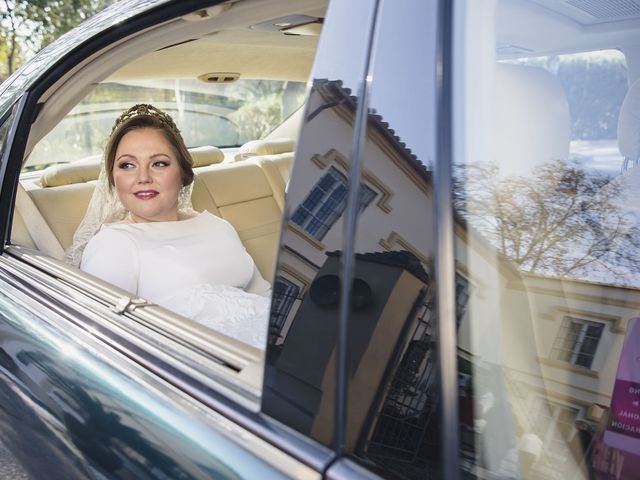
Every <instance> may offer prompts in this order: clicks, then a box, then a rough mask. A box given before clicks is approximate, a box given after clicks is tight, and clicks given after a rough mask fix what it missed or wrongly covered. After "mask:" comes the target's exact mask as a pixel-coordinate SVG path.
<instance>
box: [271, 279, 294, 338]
mask: <svg viewBox="0 0 640 480" xmlns="http://www.w3.org/2000/svg"><path fill="white" fill-rule="evenodd" d="M299 295H300V287H299V286H298V285H296V284H295V283H293V282H290V281H289V280H287V279H286V278H284V277H281V276H278V277H277V278H276V280H275V282H274V284H273V295H272V299H271V321H270V322H269V341H270V342H276V341H277V340H278V339H280V338H281V337H282V330H283V328H284V326H285V323H286V321H287V317H288V316H289V312H290V311H291V308H292V307H293V304H294V302H295V301H296V300H297V299H298V297H299Z"/></svg>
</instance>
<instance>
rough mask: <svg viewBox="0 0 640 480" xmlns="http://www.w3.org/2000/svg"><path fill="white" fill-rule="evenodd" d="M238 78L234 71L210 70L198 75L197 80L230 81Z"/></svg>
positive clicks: (209, 81) (207, 81)
mask: <svg viewBox="0 0 640 480" xmlns="http://www.w3.org/2000/svg"><path fill="white" fill-rule="evenodd" d="M239 78H240V74H239V73H235V72H211V73H204V74H202V75H198V80H200V81H201V82H206V83H231V82H235V81H236V80H238V79H239Z"/></svg>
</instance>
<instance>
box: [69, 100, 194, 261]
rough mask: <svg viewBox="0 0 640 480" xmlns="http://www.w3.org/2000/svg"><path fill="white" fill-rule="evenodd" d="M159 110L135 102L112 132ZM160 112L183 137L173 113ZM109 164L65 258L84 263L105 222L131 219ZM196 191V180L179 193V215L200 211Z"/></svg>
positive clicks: (104, 162)
mask: <svg viewBox="0 0 640 480" xmlns="http://www.w3.org/2000/svg"><path fill="white" fill-rule="evenodd" d="M155 112H160V111H159V110H157V109H156V108H155V107H152V106H151V105H135V106H134V107H132V108H130V109H129V110H127V111H126V112H125V113H124V114H123V115H122V116H121V117H120V118H118V120H117V121H116V124H115V126H114V128H113V130H112V132H111V134H112V135H113V133H114V132H115V131H116V129H117V128H118V127H119V126H120V125H121V124H122V123H123V121H124V120H126V119H128V118H132V117H134V116H136V115H153V116H155V115H158V114H156V113H155ZM160 114H161V115H162V116H164V117H168V118H169V122H170V124H171V126H172V128H174V129H175V132H177V134H178V136H179V138H180V139H182V137H181V136H180V132H179V130H178V129H177V127H175V124H174V123H173V121H172V120H170V117H169V116H168V115H167V114H166V113H164V112H160ZM185 150H186V148H185ZM105 165H106V161H105V159H104V158H103V161H102V165H101V168H100V175H99V176H98V181H97V184H96V187H95V190H94V191H93V195H92V196H91V200H90V201H89V205H88V207H87V211H86V213H85V215H84V218H83V219H82V221H81V222H80V225H79V226H78V228H77V230H76V232H75V233H74V235H73V243H72V244H71V246H70V247H69V248H68V249H67V250H66V251H65V254H64V260H65V261H66V262H67V263H70V264H71V265H74V266H76V267H79V266H80V263H81V261H82V253H83V252H84V249H85V247H86V246H87V243H89V240H91V239H92V238H93V237H94V235H95V234H96V233H98V231H99V230H100V229H101V228H102V226H103V225H108V224H110V223H118V222H124V221H126V220H127V218H128V215H129V212H128V211H127V210H126V209H125V207H124V205H123V204H122V202H121V201H120V199H119V198H118V195H117V193H116V191H115V188H111V187H110V185H109V176H108V175H107V171H106V166H105ZM192 191H193V182H191V184H189V185H186V186H183V187H182V188H181V189H180V194H179V197H178V215H179V217H181V218H184V217H191V216H193V215H194V214H196V212H195V211H194V209H193V205H192V203H191V192H192Z"/></svg>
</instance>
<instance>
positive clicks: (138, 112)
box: [111, 103, 180, 135]
mask: <svg viewBox="0 0 640 480" xmlns="http://www.w3.org/2000/svg"><path fill="white" fill-rule="evenodd" d="M143 115H144V116H148V117H154V118H156V119H158V120H159V121H160V123H161V124H163V125H164V126H165V127H167V128H169V129H171V130H173V131H175V132H176V133H178V135H180V130H178V127H177V126H176V124H175V122H174V121H173V119H172V118H171V116H170V115H169V114H167V113H165V112H163V111H162V110H160V109H159V108H156V107H154V106H153V105H150V104H148V103H139V104H137V105H134V106H133V107H131V108H130V109H128V110H127V111H125V112H124V113H123V114H122V115H120V116H119V117H118V119H117V120H116V123H115V124H114V125H113V128H112V129H111V133H113V132H114V131H115V130H116V129H117V128H118V127H119V126H120V125H121V124H122V123H124V122H126V121H127V120H129V119H130V118H134V117H138V116H143Z"/></svg>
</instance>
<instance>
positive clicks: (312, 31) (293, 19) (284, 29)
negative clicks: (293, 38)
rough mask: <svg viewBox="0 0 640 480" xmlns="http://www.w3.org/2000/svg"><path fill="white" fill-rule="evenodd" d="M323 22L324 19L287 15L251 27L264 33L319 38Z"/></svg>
mask: <svg viewBox="0 0 640 480" xmlns="http://www.w3.org/2000/svg"><path fill="white" fill-rule="evenodd" d="M323 22H324V19H323V18H319V17H310V16H309V15H287V16H286V17H278V18H272V19H271V20H267V21H266V22H261V23H256V24H255V25H251V28H252V29H253V30H260V31H263V32H280V33H283V34H285V35H309V36H318V35H320V31H321V30H322V23H323Z"/></svg>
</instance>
